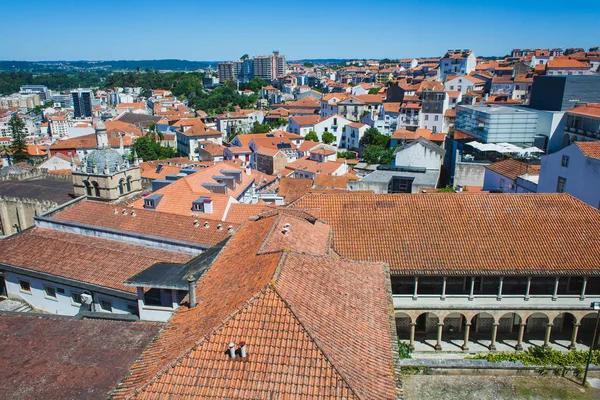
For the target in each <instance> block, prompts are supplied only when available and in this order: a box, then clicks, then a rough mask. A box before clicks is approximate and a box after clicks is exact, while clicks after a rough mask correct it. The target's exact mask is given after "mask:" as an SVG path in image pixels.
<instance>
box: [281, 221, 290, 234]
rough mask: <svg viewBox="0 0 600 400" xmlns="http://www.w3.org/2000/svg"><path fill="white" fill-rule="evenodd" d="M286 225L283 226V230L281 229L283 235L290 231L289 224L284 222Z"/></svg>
mask: <svg viewBox="0 0 600 400" xmlns="http://www.w3.org/2000/svg"><path fill="white" fill-rule="evenodd" d="M286 225H287V226H284V227H283V230H282V231H281V233H283V234H284V235H285V236H287V235H289V233H290V224H286Z"/></svg>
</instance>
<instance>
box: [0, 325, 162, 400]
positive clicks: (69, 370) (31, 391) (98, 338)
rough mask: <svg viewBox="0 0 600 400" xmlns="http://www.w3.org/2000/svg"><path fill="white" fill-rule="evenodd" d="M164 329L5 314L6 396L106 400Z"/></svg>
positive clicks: (0, 348) (0, 372) (0, 382)
mask: <svg viewBox="0 0 600 400" xmlns="http://www.w3.org/2000/svg"><path fill="white" fill-rule="evenodd" d="M160 327H161V324H155V323H130V322H117V321H108V320H98V319H83V320H75V319H69V318H57V317H53V316H47V315H46V316H41V315H40V316H34V315H7V314H4V315H0V352H1V353H2V355H3V357H2V359H0V390H1V391H2V397H4V398H11V399H26V398H28V399H93V400H95V399H98V400H101V399H102V400H104V399H106V398H107V395H108V393H110V391H111V390H113V388H114V387H115V386H116V385H117V383H118V382H119V379H121V378H122V377H123V376H124V375H125V374H126V373H127V371H128V370H129V367H130V366H131V364H132V363H133V362H135V360H136V359H137V357H138V356H139V355H140V354H141V353H142V351H143V349H144V348H145V347H146V346H147V345H148V344H149V343H150V342H151V340H152V339H153V338H154V336H155V335H156V334H157V333H158V331H159V329H160ZM57 365H61V366H63V368H57Z"/></svg>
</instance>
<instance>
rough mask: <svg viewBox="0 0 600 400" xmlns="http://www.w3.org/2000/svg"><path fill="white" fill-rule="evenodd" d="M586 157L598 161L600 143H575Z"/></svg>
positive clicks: (599, 157)
mask: <svg viewBox="0 0 600 400" xmlns="http://www.w3.org/2000/svg"><path fill="white" fill-rule="evenodd" d="M575 143H576V144H577V147H579V149H580V150H581V151H582V152H583V154H585V155H586V157H590V158H597V159H600V142H575Z"/></svg>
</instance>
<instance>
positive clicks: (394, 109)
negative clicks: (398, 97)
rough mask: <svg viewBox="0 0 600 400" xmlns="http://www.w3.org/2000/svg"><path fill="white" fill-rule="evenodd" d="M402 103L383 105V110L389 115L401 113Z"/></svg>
mask: <svg viewBox="0 0 600 400" xmlns="http://www.w3.org/2000/svg"><path fill="white" fill-rule="evenodd" d="M401 105H402V103H383V109H384V110H385V112H388V113H399V112H400V106H401Z"/></svg>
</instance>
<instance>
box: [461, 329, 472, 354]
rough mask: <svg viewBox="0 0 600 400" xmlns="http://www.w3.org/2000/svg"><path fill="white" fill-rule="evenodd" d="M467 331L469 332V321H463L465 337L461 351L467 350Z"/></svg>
mask: <svg viewBox="0 0 600 400" xmlns="http://www.w3.org/2000/svg"><path fill="white" fill-rule="evenodd" d="M469 333H471V323H470V322H466V323H465V338H464V340H463V345H462V349H463V351H468V350H469Z"/></svg>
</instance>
